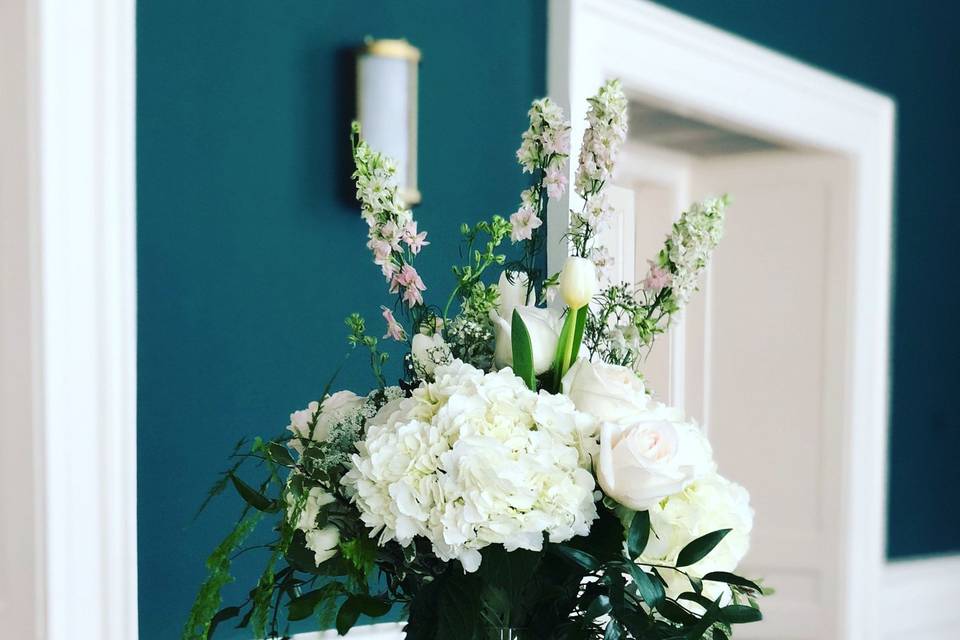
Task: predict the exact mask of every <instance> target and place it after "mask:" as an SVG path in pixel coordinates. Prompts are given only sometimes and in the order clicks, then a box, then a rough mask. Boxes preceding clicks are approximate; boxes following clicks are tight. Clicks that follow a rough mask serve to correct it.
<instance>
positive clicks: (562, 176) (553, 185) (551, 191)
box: [543, 166, 567, 198]
mask: <svg viewBox="0 0 960 640" xmlns="http://www.w3.org/2000/svg"><path fill="white" fill-rule="evenodd" d="M543 184H545V185H546V187H547V195H548V196H550V197H551V198H559V197H560V196H562V195H563V192H564V190H565V189H566V188H567V174H566V172H565V171H564V170H563V167H562V166H550V167H549V168H548V169H547V174H546V176H544V179H543Z"/></svg>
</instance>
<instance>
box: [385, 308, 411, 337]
mask: <svg viewBox="0 0 960 640" xmlns="http://www.w3.org/2000/svg"><path fill="white" fill-rule="evenodd" d="M380 309H381V310H383V319H384V320H386V322H387V332H386V333H385V334H383V337H384V338H393V339H394V340H396V341H397V342H401V341H403V340H406V339H407V332H406V331H404V330H403V327H401V326H400V323H399V322H397V319H396V318H394V317H393V312H392V311H390V309H387V308H386V307H380Z"/></svg>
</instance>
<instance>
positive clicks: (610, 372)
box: [563, 358, 650, 422]
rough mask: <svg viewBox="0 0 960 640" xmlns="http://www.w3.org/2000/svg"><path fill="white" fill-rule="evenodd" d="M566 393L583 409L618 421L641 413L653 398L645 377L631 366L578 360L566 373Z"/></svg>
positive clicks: (564, 379) (599, 417) (599, 418)
mask: <svg viewBox="0 0 960 640" xmlns="http://www.w3.org/2000/svg"><path fill="white" fill-rule="evenodd" d="M563 393H564V395H566V396H568V397H569V398H570V399H571V400H573V404H574V405H575V406H576V407H577V409H579V410H580V411H585V412H586V413H589V414H591V415H593V416H594V417H595V418H597V419H598V420H600V421H601V422H619V421H621V420H627V419H630V418H632V417H635V416H637V415H638V414H640V413H642V412H643V411H644V410H645V409H647V406H648V404H649V402H650V399H649V397H648V396H647V392H646V389H645V388H644V386H643V381H642V380H640V378H639V377H638V376H637V374H636V373H634V371H633V370H632V369H629V368H627V367H621V366H618V365H615V364H606V363H605V362H590V361H589V360H587V359H586V358H581V359H579V360H577V361H576V362H575V363H574V365H573V366H572V367H570V369H569V370H568V371H567V373H566V375H564V376H563Z"/></svg>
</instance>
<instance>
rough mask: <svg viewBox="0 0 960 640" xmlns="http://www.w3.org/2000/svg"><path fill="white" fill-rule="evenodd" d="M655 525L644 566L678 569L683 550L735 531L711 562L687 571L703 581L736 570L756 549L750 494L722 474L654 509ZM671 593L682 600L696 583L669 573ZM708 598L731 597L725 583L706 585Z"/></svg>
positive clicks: (652, 520)
mask: <svg viewBox="0 0 960 640" xmlns="http://www.w3.org/2000/svg"><path fill="white" fill-rule="evenodd" d="M650 524H651V527H652V528H653V530H654V531H656V532H657V535H656V536H650V541H649V542H648V543H647V548H646V549H645V550H644V553H643V555H642V556H641V558H640V561H641V563H643V562H646V563H654V564H674V563H675V562H676V561H677V556H678V555H679V554H680V550H681V549H683V547H685V546H686V545H687V544H689V543H690V542H692V541H693V540H695V539H697V538H699V537H700V536H704V535H706V534H708V533H712V532H714V531H718V530H720V529H730V530H731V531H730V533H728V534H727V535H726V536H725V537H724V538H723V540H721V541H720V544H718V545H717V546H716V547H715V548H714V549H713V550H712V551H711V552H710V553H709V554H707V556H706V557H705V558H703V559H702V560H700V561H699V562H697V563H695V564H693V565H690V566H689V567H685V568H684V571H686V572H687V573H689V574H690V575H693V576H695V577H703V576H704V575H706V574H708V573H710V572H711V571H728V572H733V571H736V569H737V566H738V565H739V564H740V561H741V560H743V558H744V556H746V554H747V551H749V549H750V532H751V530H752V529H753V509H752V508H751V507H750V494H749V493H747V491H746V489H744V488H743V487H741V486H740V485H738V484H736V483H734V482H731V481H729V480H727V479H726V478H724V477H722V476H720V475H719V474H717V473H711V474H708V475H707V476H705V477H703V478H701V479H699V480H697V481H696V482H694V483H692V484H691V485H690V486H689V487H687V488H686V489H684V490H683V491H682V492H680V493H678V494H676V495H673V496H670V497H669V498H667V499H666V500H663V501H661V502H659V503H657V504H656V505H654V506H653V507H652V508H651V509H650ZM663 576H664V578H665V579H666V581H667V585H668V587H667V592H668V595H670V597H673V598H676V597H677V596H678V595H679V594H680V593H682V592H684V591H689V590H690V583H689V582H688V581H687V580H686V578H685V577H684V576H682V575H681V574H679V573H678V572H675V571H664V572H663ZM703 586H704V595H706V596H707V597H708V598H710V599H711V600H713V599H716V598H717V597H724V601H726V599H727V598H728V596H729V594H728V590H727V589H726V588H725V586H724V585H722V584H721V583H712V582H705V583H704V585H703Z"/></svg>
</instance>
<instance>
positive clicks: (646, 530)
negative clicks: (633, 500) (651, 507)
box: [627, 511, 650, 560]
mask: <svg viewBox="0 0 960 640" xmlns="http://www.w3.org/2000/svg"><path fill="white" fill-rule="evenodd" d="M649 539H650V512H648V511H638V512H637V513H636V514H634V516H633V520H632V521H631V522H630V530H629V531H628V532H627V552H628V553H629V554H630V558H631V559H632V560H636V559H637V558H638V557H639V556H640V554H642V553H643V550H644V549H646V547H647V541H648V540H649Z"/></svg>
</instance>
